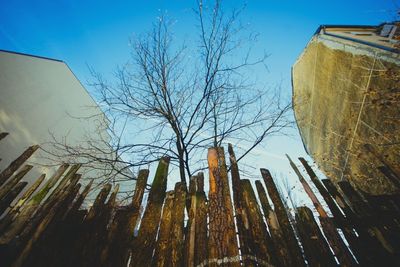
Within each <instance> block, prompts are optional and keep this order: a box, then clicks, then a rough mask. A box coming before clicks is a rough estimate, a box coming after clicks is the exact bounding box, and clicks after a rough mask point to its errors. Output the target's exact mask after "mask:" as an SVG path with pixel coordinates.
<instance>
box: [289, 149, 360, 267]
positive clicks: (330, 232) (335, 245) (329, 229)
mask: <svg viewBox="0 0 400 267" xmlns="http://www.w3.org/2000/svg"><path fill="white" fill-rule="evenodd" d="M286 157H287V158H288V159H289V162H290V166H292V168H293V170H294V172H295V173H296V175H297V177H298V178H299V180H300V182H301V184H302V185H303V188H304V191H305V192H306V193H307V195H308V197H309V198H310V199H311V201H312V202H313V204H314V207H315V208H316V210H317V212H318V213H319V216H320V222H321V226H322V230H323V232H324V234H325V237H326V239H327V240H328V242H329V244H330V246H331V248H332V249H333V251H334V253H335V256H336V257H337V258H338V260H339V262H340V264H341V265H343V266H354V265H356V262H355V260H354V258H353V256H352V255H351V252H350V251H349V249H348V247H347V246H346V244H345V243H344V242H343V240H342V238H341V237H340V235H339V233H338V232H337V230H336V227H335V225H334V223H333V221H332V220H331V218H330V217H328V214H327V212H326V211H325V209H324V208H323V207H322V204H321V202H320V201H319V199H318V198H317V196H316V195H315V193H314V192H313V190H312V189H311V187H310V185H309V184H308V183H307V181H306V179H304V177H303V175H302V174H301V173H300V170H299V169H298V168H297V166H296V164H294V162H293V161H292V160H291V158H290V157H289V156H288V155H287V154H286Z"/></svg>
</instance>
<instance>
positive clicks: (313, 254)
mask: <svg viewBox="0 0 400 267" xmlns="http://www.w3.org/2000/svg"><path fill="white" fill-rule="evenodd" d="M296 223H297V226H298V229H299V234H300V239H301V243H302V245H303V249H304V253H305V255H306V259H307V262H308V265H309V266H311V267H313V266H321V267H325V266H337V264H336V262H335V260H334V257H333V255H332V253H331V251H330V249H329V246H328V244H327V243H326V241H325V239H324V237H323V236H322V233H321V231H320V229H319V227H318V225H317V223H316V222H315V220H314V216H313V214H312V211H311V210H310V209H309V208H307V207H299V208H297V209H296Z"/></svg>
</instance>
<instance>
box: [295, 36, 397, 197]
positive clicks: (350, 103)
mask: <svg viewBox="0 0 400 267" xmlns="http://www.w3.org/2000/svg"><path fill="white" fill-rule="evenodd" d="M398 56H399V55H396V54H389V53H386V52H382V51H380V50H378V49H375V50H373V49H371V48H368V47H362V46H354V44H351V43H344V42H342V41H336V40H334V39H332V38H331V39H329V38H327V39H324V38H321V37H314V38H313V39H312V40H311V42H310V43H309V44H308V46H307V47H306V49H305V50H304V52H303V54H302V55H301V56H300V58H299V59H298V61H297V62H296V63H295V65H294V66H293V70H292V80H293V103H294V111H295V116H296V120H297V124H298V126H299V129H300V133H301V135H302V139H303V142H304V144H305V147H306V149H307V150H308V152H309V154H310V155H311V156H312V157H313V158H314V160H315V161H316V162H317V164H318V165H319V167H320V168H321V169H322V170H323V171H324V172H325V174H326V175H327V176H328V177H329V178H330V179H332V180H334V181H339V180H341V179H348V180H349V181H350V182H351V183H352V184H354V185H355V186H356V187H358V188H359V189H361V190H363V191H366V192H368V193H371V194H390V193H393V192H394V191H395V190H396V188H395V187H394V185H393V184H392V183H391V182H390V181H389V180H388V179H387V178H386V177H384V176H383V175H382V173H381V172H380V171H378V170H377V167H378V166H382V165H383V163H382V162H385V163H386V164H387V165H389V166H390V167H391V168H392V169H393V170H394V171H396V172H397V173H400V166H399V162H400V105H399V101H400V68H399V59H398ZM365 144H370V145H371V147H372V149H373V151H376V153H370V152H368V151H367V149H366V148H365Z"/></svg>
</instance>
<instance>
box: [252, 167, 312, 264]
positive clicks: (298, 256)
mask: <svg viewBox="0 0 400 267" xmlns="http://www.w3.org/2000/svg"><path fill="white" fill-rule="evenodd" d="M260 170H261V175H262V177H263V179H264V182H265V185H266V186H267V190H268V195H269V196H270V197H271V200H272V202H273V203H274V208H275V213H276V217H277V219H278V222H279V225H280V227H281V229H282V233H283V235H284V237H285V240H286V243H287V245H288V248H289V252H290V255H291V257H292V262H293V264H294V266H305V262H304V259H303V256H302V253H301V250H300V247H299V244H298V242H297V239H296V236H295V234H294V231H293V228H292V225H291V224H290V222H289V218H288V216H287V214H286V209H285V206H284V205H283V202H282V199H281V198H280V195H279V191H278V188H277V187H276V185H275V183H274V181H273V179H272V176H271V174H270V172H269V171H268V170H267V169H260Z"/></svg>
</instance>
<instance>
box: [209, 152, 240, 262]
mask: <svg viewBox="0 0 400 267" xmlns="http://www.w3.org/2000/svg"><path fill="white" fill-rule="evenodd" d="M207 159H208V168H209V171H210V172H209V179H210V191H209V194H208V199H209V207H208V209H209V221H210V224H209V236H208V264H209V266H218V265H219V264H220V263H222V264H227V265H229V266H240V258H239V249H238V245H237V239H236V232H235V224H234V220H233V208H232V201H231V197H230V192H229V183H228V173H227V168H226V164H225V155H224V149H223V148H222V147H215V148H209V149H208V156H207Z"/></svg>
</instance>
